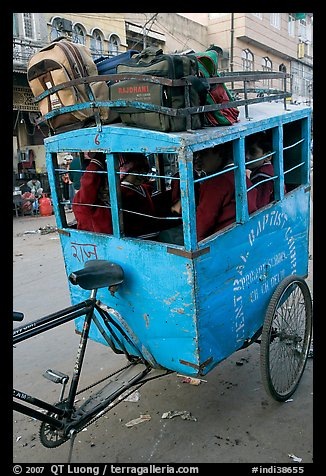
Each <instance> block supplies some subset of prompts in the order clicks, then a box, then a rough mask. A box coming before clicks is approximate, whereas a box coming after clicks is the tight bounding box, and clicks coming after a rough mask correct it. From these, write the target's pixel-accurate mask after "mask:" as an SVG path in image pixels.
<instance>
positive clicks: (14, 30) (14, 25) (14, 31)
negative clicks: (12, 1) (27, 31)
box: [12, 13, 19, 36]
mask: <svg viewBox="0 0 326 476" xmlns="http://www.w3.org/2000/svg"><path fill="white" fill-rule="evenodd" d="M12 20H13V22H12V34H13V36H19V34H18V20H17V13H13V18H12Z"/></svg>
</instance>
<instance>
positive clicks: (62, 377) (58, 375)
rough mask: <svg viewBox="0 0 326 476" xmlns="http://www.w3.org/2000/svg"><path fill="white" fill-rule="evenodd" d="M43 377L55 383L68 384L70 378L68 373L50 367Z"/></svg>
mask: <svg viewBox="0 0 326 476" xmlns="http://www.w3.org/2000/svg"><path fill="white" fill-rule="evenodd" d="M43 377H45V378H46V379H48V380H51V382H54V383H61V384H62V385H63V384H66V383H67V382H68V380H69V377H68V375H66V374H64V373H62V372H59V371H58V370H52V369H48V370H46V371H45V372H44V374H43Z"/></svg>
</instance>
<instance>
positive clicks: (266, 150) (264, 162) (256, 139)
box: [245, 129, 278, 209]
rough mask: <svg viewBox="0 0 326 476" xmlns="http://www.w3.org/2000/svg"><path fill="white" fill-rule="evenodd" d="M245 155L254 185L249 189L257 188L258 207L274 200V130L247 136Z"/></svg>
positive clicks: (249, 174)
mask: <svg viewBox="0 0 326 476" xmlns="http://www.w3.org/2000/svg"><path fill="white" fill-rule="evenodd" d="M245 143H246V145H245V157H246V169H247V175H248V177H249V178H250V181H251V183H252V185H251V186H250V187H249V189H248V191H250V190H252V189H256V191H257V197H256V205H257V209H259V208H262V207H264V206H265V205H268V204H269V203H271V202H272V201H273V200H274V180H275V179H277V178H278V176H277V175H276V174H275V172H274V165H273V156H274V155H275V151H274V150H273V131H272V129H268V130H265V131H261V132H257V133H255V134H251V135H249V136H247V137H246V141H245Z"/></svg>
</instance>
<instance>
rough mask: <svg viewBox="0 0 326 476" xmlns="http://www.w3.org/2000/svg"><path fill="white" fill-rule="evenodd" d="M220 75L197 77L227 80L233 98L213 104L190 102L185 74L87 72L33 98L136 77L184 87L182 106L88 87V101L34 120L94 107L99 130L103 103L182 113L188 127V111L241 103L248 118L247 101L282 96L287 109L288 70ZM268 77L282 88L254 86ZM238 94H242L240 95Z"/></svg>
mask: <svg viewBox="0 0 326 476" xmlns="http://www.w3.org/2000/svg"><path fill="white" fill-rule="evenodd" d="M219 74H220V76H215V77H211V78H199V79H200V80H202V82H206V83H208V84H209V85H210V84H221V83H222V84H224V83H231V87H230V88H229V91H230V93H231V95H232V96H233V97H234V100H232V101H228V102H225V103H222V104H213V105H205V106H190V88H191V87H192V86H191V82H190V81H189V79H187V78H182V79H168V78H162V77H157V76H150V75H142V74H134V75H133V74H109V75H98V76H87V77H84V78H78V79H74V80H72V81H68V82H65V83H62V84H60V85H58V86H55V87H52V88H51V89H47V90H46V91H44V92H43V93H42V94H40V95H39V96H37V97H35V98H34V100H33V102H36V103H37V102H39V101H41V100H42V99H44V98H46V97H47V96H50V95H51V94H54V93H56V92H57V91H60V90H62V89H66V88H69V87H72V86H77V85H79V84H85V85H89V84H90V83H93V82H99V81H105V82H107V84H108V85H110V84H113V83H116V82H119V81H123V80H137V81H142V82H149V83H156V84H161V85H163V86H168V87H180V86H183V87H184V88H185V107H184V108H178V109H176V108H170V107H166V106H159V105H155V104H150V103H144V102H139V101H128V100H116V101H97V100H95V97H94V95H93V93H92V91H91V88H90V87H87V89H88V95H89V101H88V102H83V103H77V104H74V105H71V106H65V107H61V108H56V109H54V110H53V111H50V112H48V113H47V114H45V115H44V116H41V117H40V118H39V119H37V121H36V122H37V124H40V123H47V121H48V120H49V119H52V118H53V117H56V116H58V115H60V114H65V113H69V112H73V111H76V110H82V109H89V108H91V109H94V119H95V123H96V126H97V128H98V130H99V131H101V130H102V122H101V119H100V115H99V109H98V108H100V107H101V108H103V107H108V108H110V109H113V110H115V111H117V112H130V111H131V110H132V111H133V112H135V110H142V111H144V112H146V111H147V112H157V113H161V114H166V115H169V116H174V117H177V116H185V117H186V128H187V130H191V115H192V114H198V113H205V112H211V111H217V110H220V109H225V108H230V107H239V106H244V107H245V117H246V119H248V120H250V116H249V105H250V104H256V103H261V102H271V101H275V100H283V103H284V109H285V110H287V98H289V97H291V93H290V92H287V90H286V89H287V88H286V86H287V78H289V77H290V75H289V74H287V73H284V72H266V71H236V72H232V73H231V72H227V73H223V72H221V73H219ZM272 79H280V80H282V82H283V89H274V88H269V87H257V86H256V84H255V83H256V82H257V81H261V80H262V81H263V85H264V84H266V83H267V84H268V83H269V81H271V80H272ZM235 83H243V86H242V87H241V88H239V87H237V88H236V87H234V86H235ZM241 95H243V97H242V98H241Z"/></svg>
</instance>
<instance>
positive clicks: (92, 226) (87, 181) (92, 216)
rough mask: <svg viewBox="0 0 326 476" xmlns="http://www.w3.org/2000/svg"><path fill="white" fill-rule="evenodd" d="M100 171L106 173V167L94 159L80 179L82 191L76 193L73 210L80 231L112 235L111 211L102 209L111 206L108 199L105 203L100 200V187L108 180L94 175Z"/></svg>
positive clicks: (99, 175)
mask: <svg viewBox="0 0 326 476" xmlns="http://www.w3.org/2000/svg"><path fill="white" fill-rule="evenodd" d="M98 171H104V165H103V163H102V162H101V161H99V160H97V159H92V160H91V161H90V163H89V164H88V166H87V167H86V171H85V173H84V174H83V176H82V177H81V179H80V189H79V190H78V191H77V192H76V195H75V197H74V200H73V205H72V209H73V212H74V214H75V217H76V220H77V229H78V230H86V231H97V232H99V233H112V219H111V210H110V209H109V208H102V207H103V206H104V207H105V206H107V205H109V203H108V199H107V200H106V201H105V200H103V199H102V200H101V199H100V198H99V190H100V187H101V185H102V184H103V183H104V180H106V179H104V177H105V176H104V175H103V174H98V173H93V172H98ZM87 204H88V205H101V206H100V207H96V206H87Z"/></svg>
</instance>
